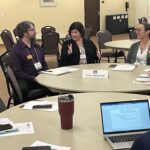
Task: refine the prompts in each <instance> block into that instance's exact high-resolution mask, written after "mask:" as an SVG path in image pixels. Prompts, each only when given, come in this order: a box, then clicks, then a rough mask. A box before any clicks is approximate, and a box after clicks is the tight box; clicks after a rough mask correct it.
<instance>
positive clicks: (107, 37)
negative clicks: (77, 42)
mask: <svg viewBox="0 0 150 150" xmlns="http://www.w3.org/2000/svg"><path fill="white" fill-rule="evenodd" d="M96 39H97V42H98V45H99V50H100V52H101V57H104V58H107V59H108V62H110V58H111V57H113V58H115V59H114V62H115V63H117V58H118V57H124V61H125V62H126V56H125V53H124V52H123V51H118V50H117V49H113V50H111V51H108V50H109V49H108V48H107V47H106V46H105V45H104V43H105V42H109V41H112V34H111V33H110V32H109V31H107V30H104V31H98V32H97V33H96ZM105 51H107V52H105Z"/></svg>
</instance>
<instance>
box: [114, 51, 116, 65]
mask: <svg viewBox="0 0 150 150" xmlns="http://www.w3.org/2000/svg"><path fill="white" fill-rule="evenodd" d="M114 63H117V49H116V50H115V60H114Z"/></svg>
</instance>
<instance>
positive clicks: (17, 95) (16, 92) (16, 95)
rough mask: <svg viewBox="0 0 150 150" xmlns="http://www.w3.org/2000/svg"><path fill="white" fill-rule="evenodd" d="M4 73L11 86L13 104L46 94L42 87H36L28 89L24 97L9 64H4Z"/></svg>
mask: <svg viewBox="0 0 150 150" xmlns="http://www.w3.org/2000/svg"><path fill="white" fill-rule="evenodd" d="M6 74H7V79H8V82H9V84H10V86H11V88H12V97H13V100H14V105H18V104H21V103H23V102H26V101H30V100H36V99H38V98H42V97H45V96H47V92H46V91H45V90H44V89H42V88H37V89H32V90H30V92H29V93H27V95H26V98H24V97H23V93H22V91H21V89H20V87H19V84H18V82H17V79H16V77H15V75H14V73H13V71H12V69H11V68H10V66H6Z"/></svg>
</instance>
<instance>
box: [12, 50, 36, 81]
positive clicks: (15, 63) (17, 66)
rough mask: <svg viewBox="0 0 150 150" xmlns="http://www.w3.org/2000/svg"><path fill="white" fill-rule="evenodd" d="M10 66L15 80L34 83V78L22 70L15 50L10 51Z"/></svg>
mask: <svg viewBox="0 0 150 150" xmlns="http://www.w3.org/2000/svg"><path fill="white" fill-rule="evenodd" d="M10 65H11V68H12V70H13V72H14V74H15V76H16V78H19V79H22V80H27V81H32V82H33V81H34V78H35V77H34V76H31V75H29V74H27V73H25V72H24V71H23V70H22V67H21V60H20V57H19V55H18V54H17V52H16V51H15V50H12V51H11V53H10Z"/></svg>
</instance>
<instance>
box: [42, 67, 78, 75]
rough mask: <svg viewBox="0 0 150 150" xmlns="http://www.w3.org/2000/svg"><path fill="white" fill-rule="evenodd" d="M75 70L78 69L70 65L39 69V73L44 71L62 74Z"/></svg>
mask: <svg viewBox="0 0 150 150" xmlns="http://www.w3.org/2000/svg"><path fill="white" fill-rule="evenodd" d="M77 70H79V69H78V68H72V67H60V68H55V69H49V70H46V71H41V72H40V73H46V74H51V75H62V74H66V73H71V72H74V71H77Z"/></svg>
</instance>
